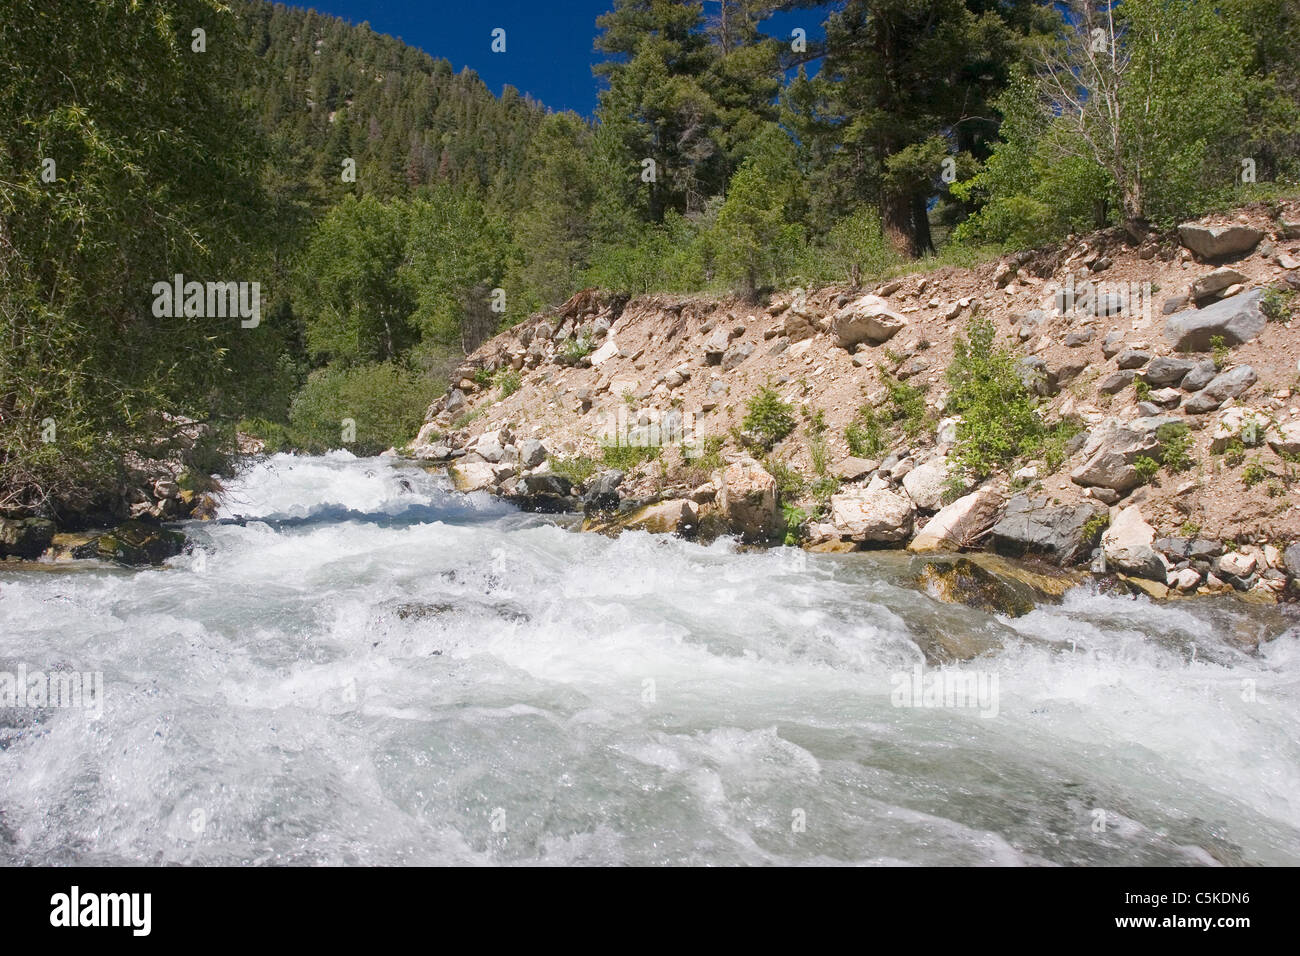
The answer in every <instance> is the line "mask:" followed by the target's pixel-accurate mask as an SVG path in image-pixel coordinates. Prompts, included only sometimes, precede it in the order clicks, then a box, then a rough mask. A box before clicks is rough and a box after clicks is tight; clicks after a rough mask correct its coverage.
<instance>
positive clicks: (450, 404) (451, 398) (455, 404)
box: [446, 388, 465, 415]
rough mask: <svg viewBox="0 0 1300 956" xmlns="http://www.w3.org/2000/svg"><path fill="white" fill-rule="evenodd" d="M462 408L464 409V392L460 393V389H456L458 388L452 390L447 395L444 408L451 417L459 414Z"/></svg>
mask: <svg viewBox="0 0 1300 956" xmlns="http://www.w3.org/2000/svg"><path fill="white" fill-rule="evenodd" d="M464 407H465V393H464V392H462V391H461V390H460V389H458V388H453V389H452V390H451V391H450V392H448V393H447V406H446V410H447V412H448V413H450V414H452V415H455V414H456V413H457V412H459V411H460V410H461V409H462V408H464Z"/></svg>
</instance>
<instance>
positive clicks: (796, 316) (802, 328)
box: [782, 309, 817, 342]
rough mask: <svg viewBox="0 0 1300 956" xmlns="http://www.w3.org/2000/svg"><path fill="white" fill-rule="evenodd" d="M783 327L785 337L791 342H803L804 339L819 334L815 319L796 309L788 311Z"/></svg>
mask: <svg viewBox="0 0 1300 956" xmlns="http://www.w3.org/2000/svg"><path fill="white" fill-rule="evenodd" d="M782 328H783V331H784V333H785V337H786V338H787V339H789V340H790V341H791V342H802V341H803V340H804V339H810V338H812V337H813V336H814V335H816V334H817V326H816V324H815V323H814V322H813V320H812V319H811V318H810V317H809V316H808V315H806V314H805V313H803V312H800V311H798V310H796V309H791V310H789V311H788V312H786V314H785V316H784V325H783V327H782Z"/></svg>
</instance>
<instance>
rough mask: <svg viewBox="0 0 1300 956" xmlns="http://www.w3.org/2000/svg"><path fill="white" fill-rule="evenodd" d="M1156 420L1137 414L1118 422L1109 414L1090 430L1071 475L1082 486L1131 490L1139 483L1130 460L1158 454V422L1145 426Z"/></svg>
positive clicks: (1136, 472)
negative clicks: (1109, 416)
mask: <svg viewBox="0 0 1300 956" xmlns="http://www.w3.org/2000/svg"><path fill="white" fill-rule="evenodd" d="M1174 420H1176V419H1174ZM1157 421H1160V419H1157V418H1140V419H1137V420H1135V421H1133V422H1128V423H1121V422H1120V421H1118V420H1117V419H1114V418H1108V419H1107V420H1106V421H1104V422H1102V424H1100V425H1098V426H1097V427H1096V428H1095V429H1093V431H1092V432H1091V433H1090V434H1089V436H1088V443H1087V444H1086V445H1085V446H1084V448H1083V454H1084V456H1085V461H1084V463H1083V464H1082V465H1080V466H1079V467H1078V468H1075V469H1074V471H1072V472H1071V473H1070V479H1071V480H1072V481H1073V482H1074V483H1075V484H1076V485H1082V486H1083V487H1085V488H1086V487H1094V486H1095V487H1100V488H1109V489H1111V490H1112V491H1118V492H1120V493H1121V494H1122V493H1124V492H1128V491H1132V490H1133V489H1134V488H1136V487H1137V486H1138V485H1139V484H1141V478H1140V477H1139V475H1138V471H1137V469H1136V468H1135V467H1134V465H1133V463H1134V462H1135V461H1137V459H1138V458H1139V457H1142V456H1144V455H1145V456H1147V457H1149V458H1156V457H1158V449H1159V446H1160V441H1159V439H1158V438H1157V437H1156V434H1155V429H1156V428H1158V427H1159V425H1156V426H1153V427H1150V428H1148V427H1146V425H1147V424H1148V423H1151V422H1157ZM1161 424H1163V422H1161Z"/></svg>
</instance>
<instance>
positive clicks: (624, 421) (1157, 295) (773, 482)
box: [407, 203, 1300, 600]
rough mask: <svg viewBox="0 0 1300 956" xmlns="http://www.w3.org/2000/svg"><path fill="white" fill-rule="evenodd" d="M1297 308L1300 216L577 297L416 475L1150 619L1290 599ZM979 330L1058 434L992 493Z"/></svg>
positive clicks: (517, 346) (1274, 210)
mask: <svg viewBox="0 0 1300 956" xmlns="http://www.w3.org/2000/svg"><path fill="white" fill-rule="evenodd" d="M1297 291H1300V204H1295V203H1291V204H1286V203H1283V204H1272V205H1270V206H1256V207H1250V208H1247V209H1244V210H1241V211H1239V212H1238V213H1237V214H1236V215H1235V216H1233V217H1230V218H1229V217H1225V218H1220V219H1212V220H1206V221H1202V222H1196V223H1186V224H1184V225H1182V226H1180V227H1179V228H1178V229H1177V230H1176V231H1175V232H1172V233H1170V234H1165V235H1157V234H1152V235H1150V236H1149V237H1147V238H1146V239H1145V240H1144V241H1142V242H1140V243H1138V244H1135V243H1134V241H1133V240H1132V239H1131V238H1130V237H1129V236H1127V235H1126V234H1123V233H1122V232H1120V231H1118V230H1116V231H1110V232H1101V233H1096V234H1092V235H1088V236H1084V237H1072V238H1071V239H1070V240H1069V241H1067V242H1066V243H1064V244H1063V245H1062V246H1060V247H1059V248H1051V249H1047V250H1039V251H1036V252H1034V253H1023V254H1017V255H1016V256H1013V257H1009V258H1006V259H1003V260H1002V261H999V262H995V263H989V264H987V265H984V266H981V267H978V268H974V269H956V268H943V269H940V270H937V271H931V272H925V273H921V272H918V273H913V274H908V275H900V276H897V277H895V278H892V279H890V280H888V281H886V282H884V283H882V284H880V285H879V286H877V287H875V288H874V289H858V288H849V287H839V286H837V287H828V288H821V289H816V290H810V291H807V292H805V291H803V290H793V291H788V292H783V293H779V294H777V295H774V296H772V297H771V298H770V300H769V301H767V302H765V303H761V304H754V303H746V302H743V301H740V300H737V299H715V298H704V297H667V296H647V297H642V298H636V299H633V300H631V301H623V300H617V299H614V300H611V299H609V298H607V297H604V296H601V295H600V294H598V293H597V292H596V291H595V290H588V291H585V292H583V293H581V294H579V295H577V296H575V297H574V298H573V299H571V300H570V301H569V302H567V303H566V304H565V305H564V306H563V307H561V308H560V309H558V310H555V311H553V312H551V313H546V314H538V315H534V316H532V317H531V318H530V319H529V320H527V321H525V322H523V323H521V324H519V325H517V326H515V327H514V328H512V329H510V330H509V331H508V332H505V333H503V334H501V335H498V336H497V337H496V338H494V339H492V340H490V341H488V342H486V343H485V344H484V345H483V346H482V347H481V348H479V349H478V350H477V351H476V352H474V353H473V354H472V355H470V356H468V357H467V359H466V361H465V363H464V364H463V365H462V367H461V368H460V369H459V370H458V371H457V373H456V375H455V376H454V384H453V385H452V387H451V388H450V389H449V390H448V393H447V394H446V395H445V396H443V397H441V398H439V399H438V401H436V402H435V403H434V404H433V406H432V407H430V409H429V413H428V422H427V424H426V425H425V427H424V428H423V429H422V430H421V431H420V434H419V437H418V438H417V440H416V441H415V442H414V443H413V444H412V445H411V446H410V448H409V449H407V453H408V454H410V455H411V456H413V457H416V458H419V459H422V460H425V461H427V462H430V463H432V464H438V465H441V464H446V465H447V466H449V470H450V472H451V474H452V476H453V478H454V479H455V481H456V483H457V485H458V486H459V487H461V488H462V489H464V490H485V491H491V492H493V493H496V494H501V495H504V496H506V497H510V498H513V499H516V500H518V501H520V502H521V503H522V504H523V505H524V506H525V507H530V508H536V509H545V510H582V511H584V512H585V514H586V520H585V526H586V527H588V528H592V529H597V530H615V529H619V528H625V527H644V528H648V529H650V530H661V531H673V532H677V533H682V534H695V535H703V536H713V535H716V534H719V533H728V534H738V535H741V536H743V537H744V538H745V539H748V540H775V541H778V542H779V541H781V540H785V541H786V542H787V543H799V544H801V545H802V546H804V547H806V548H809V549H811V550H816V551H847V550H855V549H860V548H870V547H904V546H906V547H908V548H909V549H911V550H914V551H928V550H936V549H937V550H975V549H984V550H993V551H997V552H999V553H1002V554H1005V555H1009V556H1013V557H1033V558H1035V559H1037V560H1039V561H1043V562H1050V563H1052V564H1056V565H1061V566H1070V565H1076V564H1091V565H1092V566H1093V569H1094V570H1098V571H1101V570H1106V571H1110V572H1120V573H1121V574H1122V575H1123V576H1124V577H1125V579H1128V580H1131V581H1132V582H1133V583H1134V586H1138V587H1141V588H1142V589H1143V590H1146V591H1148V592H1149V593H1152V594H1155V595H1157V596H1165V595H1166V594H1168V593H1178V592H1182V593H1191V592H1202V593H1206V592H1213V591H1218V590H1229V589H1235V590H1238V591H1243V592H1249V594H1250V596H1252V597H1258V598H1260V599H1267V600H1273V599H1275V598H1278V597H1283V598H1288V597H1289V598H1294V597H1295V596H1296V593H1297V588H1296V584H1295V577H1296V575H1297V573H1298V572H1300V503H1298V502H1300V499H1297V496H1296V491H1297V487H1298V486H1297V479H1300V467H1298V465H1297V462H1300V362H1298V360H1300V331H1297V329H1296V321H1297V315H1298V312H1300V310H1298V309H1297V306H1298V305H1300V296H1297V295H1296V294H1295V293H1296V292H1297ZM972 318H977V319H979V320H987V321H988V322H990V323H991V324H992V327H993V329H994V331H995V332H996V341H997V343H998V347H999V348H1011V349H1013V350H1014V353H1015V362H1016V366H1015V368H1016V374H1017V375H1018V377H1019V379H1020V381H1021V382H1022V383H1023V385H1024V386H1025V388H1026V389H1027V390H1028V391H1029V392H1030V393H1032V395H1034V396H1036V399H1037V401H1038V403H1039V415H1040V416H1041V419H1042V422H1043V423H1044V425H1045V427H1046V428H1048V429H1050V433H1051V434H1052V435H1053V436H1055V438H1056V440H1055V441H1053V442H1050V443H1043V444H1041V445H1040V446H1036V447H1038V453H1037V454H1036V455H1026V456H1021V457H1020V458H1018V459H1016V460H1012V461H1006V462H1003V463H1001V465H1002V466H1001V467H998V468H996V469H994V470H992V472H991V473H990V474H989V475H988V476H987V477H985V478H983V479H981V480H975V479H973V477H972V473H971V471H970V469H969V468H964V467H958V465H957V456H958V453H960V452H961V450H962V443H963V442H966V441H969V440H970V435H969V430H970V429H969V428H967V427H965V426H964V424H963V420H962V418H961V417H960V416H957V415H954V414H952V409H951V407H950V405H949V401H950V392H951V390H952V382H951V381H950V380H949V377H948V375H947V374H946V372H947V370H948V368H949V366H950V364H951V363H952V362H953V358H954V348H955V346H959V345H960V344H961V343H962V342H963V341H965V340H966V339H965V337H966V336H967V335H968V334H970V330H971V328H972V327H973V326H972V323H971V320H972ZM1288 582H1290V584H1288Z"/></svg>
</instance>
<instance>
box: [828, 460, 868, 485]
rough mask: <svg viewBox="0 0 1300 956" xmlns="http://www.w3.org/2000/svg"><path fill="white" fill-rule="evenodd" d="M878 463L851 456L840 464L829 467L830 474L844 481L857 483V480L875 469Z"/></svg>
mask: <svg viewBox="0 0 1300 956" xmlns="http://www.w3.org/2000/svg"><path fill="white" fill-rule="evenodd" d="M879 467H880V462H878V461H873V460H872V459H870V458H854V457H852V456H850V457H848V458H845V459H844V460H843V461H841V462H837V463H836V464H834V465H832V466H831V474H832V475H835V476H836V477H837V478H842V479H843V480H845V481H857V480H858V479H859V478H865V477H867V475H869V474H871V473H872V472H873V471H875V470H876V469H877V468H879Z"/></svg>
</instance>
